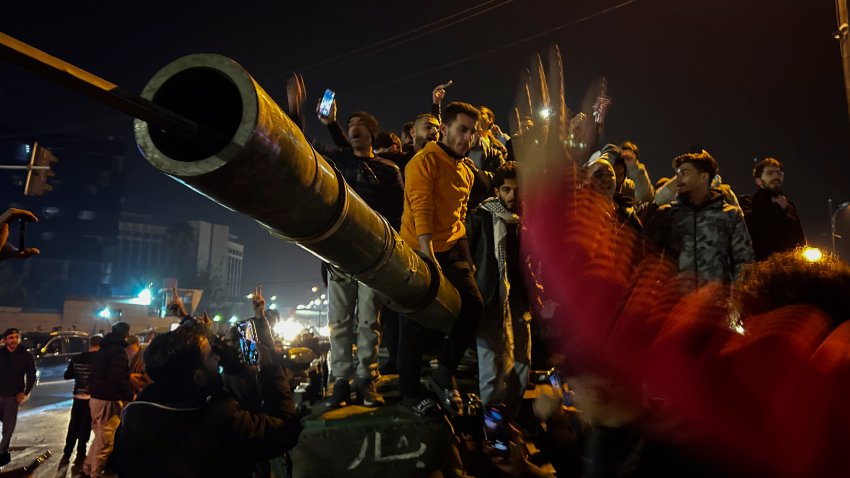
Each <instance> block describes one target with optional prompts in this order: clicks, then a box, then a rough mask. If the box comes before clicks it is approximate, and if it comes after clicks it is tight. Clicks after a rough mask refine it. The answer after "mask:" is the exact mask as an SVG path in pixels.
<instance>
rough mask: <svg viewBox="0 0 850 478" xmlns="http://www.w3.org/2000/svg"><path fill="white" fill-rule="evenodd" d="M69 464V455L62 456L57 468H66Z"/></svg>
mask: <svg viewBox="0 0 850 478" xmlns="http://www.w3.org/2000/svg"><path fill="white" fill-rule="evenodd" d="M70 463H71V455H62V458H60V459H59V468H62V467H63V466H68V465H69V464H70Z"/></svg>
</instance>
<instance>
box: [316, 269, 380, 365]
mask: <svg viewBox="0 0 850 478" xmlns="http://www.w3.org/2000/svg"><path fill="white" fill-rule="evenodd" d="M382 307H383V302H382V301H381V299H380V298H378V296H377V294H375V291H374V290H372V289H370V288H369V287H366V286H365V285H363V284H361V283H359V282H357V281H356V280H354V279H351V278H348V277H346V276H343V275H342V274H340V273H338V272H336V271H334V270H333V269H331V268H328V325H329V326H330V329H331V350H330V372H331V375H333V377H334V379H340V378H344V379H346V380H350V379H352V378H354V376H355V374H356V376H357V377H358V378H362V379H372V378H374V377H376V376H377V370H378V347H379V346H380V344H381V323H380V317H381V308H382ZM355 333H356V334H357V365H356V367H355V366H354V363H353V362H352V357H351V346H352V345H353V344H354V334H355Z"/></svg>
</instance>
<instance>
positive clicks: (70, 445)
mask: <svg viewBox="0 0 850 478" xmlns="http://www.w3.org/2000/svg"><path fill="white" fill-rule="evenodd" d="M101 340H103V337H101V336H99V335H95V336H94V337H91V338H90V339H89V351H88V352H83V353H81V354H78V355H75V356H74V358H72V359H71V361H70V362H68V368H67V369H66V370H65V375H64V377H65V380H71V379H74V404H73V405H71V420H70V422H69V423H68V433H67V435H66V436H65V449H64V450H63V452H62V458H60V459H59V466H60V467H62V466H67V465H68V463H70V461H71V453H72V452H73V451H74V446H75V445H76V446H77V457H76V459H75V460H74V468H75V469H78V470H82V467H83V463H84V462H85V460H86V444H87V443H88V442H89V438H91V405H90V404H89V402H90V401H91V391H90V386H89V381H90V379H91V369H92V361H93V360H94V355H95V353H96V352H97V351H98V350H100V341H101ZM72 473H73V470H72Z"/></svg>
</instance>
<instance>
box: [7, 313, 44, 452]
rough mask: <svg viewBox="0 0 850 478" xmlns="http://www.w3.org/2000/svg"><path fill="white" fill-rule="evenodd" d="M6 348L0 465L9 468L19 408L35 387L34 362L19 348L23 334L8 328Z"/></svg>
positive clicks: (29, 355)
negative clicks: (10, 444)
mask: <svg viewBox="0 0 850 478" xmlns="http://www.w3.org/2000/svg"><path fill="white" fill-rule="evenodd" d="M2 338H3V339H4V340H5V343H6V347H4V348H2V349H0V421H2V422H3V439H2V440H0V466H3V465H7V464H8V463H9V462H10V461H11V460H12V456H11V455H10V454H9V442H11V441H12V433H14V431H15V424H16V423H17V421H18V406H19V405H20V404H22V403H24V402H25V401H26V399H27V398H28V397H29V394H30V392H31V391H32V388H33V387H34V386H35V378H36V377H35V359H34V358H33V356H32V354H31V353H29V352H27V351H26V350H24V349H23V348H22V347H19V345H20V343H21V332H20V331H19V330H18V329H14V328H12V329H7V330H6V331H5V332H3V337H2Z"/></svg>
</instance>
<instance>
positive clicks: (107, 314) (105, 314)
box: [97, 307, 112, 320]
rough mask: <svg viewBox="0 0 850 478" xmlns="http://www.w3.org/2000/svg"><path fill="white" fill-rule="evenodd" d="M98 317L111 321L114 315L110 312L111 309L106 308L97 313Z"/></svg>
mask: <svg viewBox="0 0 850 478" xmlns="http://www.w3.org/2000/svg"><path fill="white" fill-rule="evenodd" d="M97 316H98V317H100V318H101V319H105V320H109V319H110V318H112V313H111V312H109V307H104V308H103V310H101V311H100V312H98V313H97Z"/></svg>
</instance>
